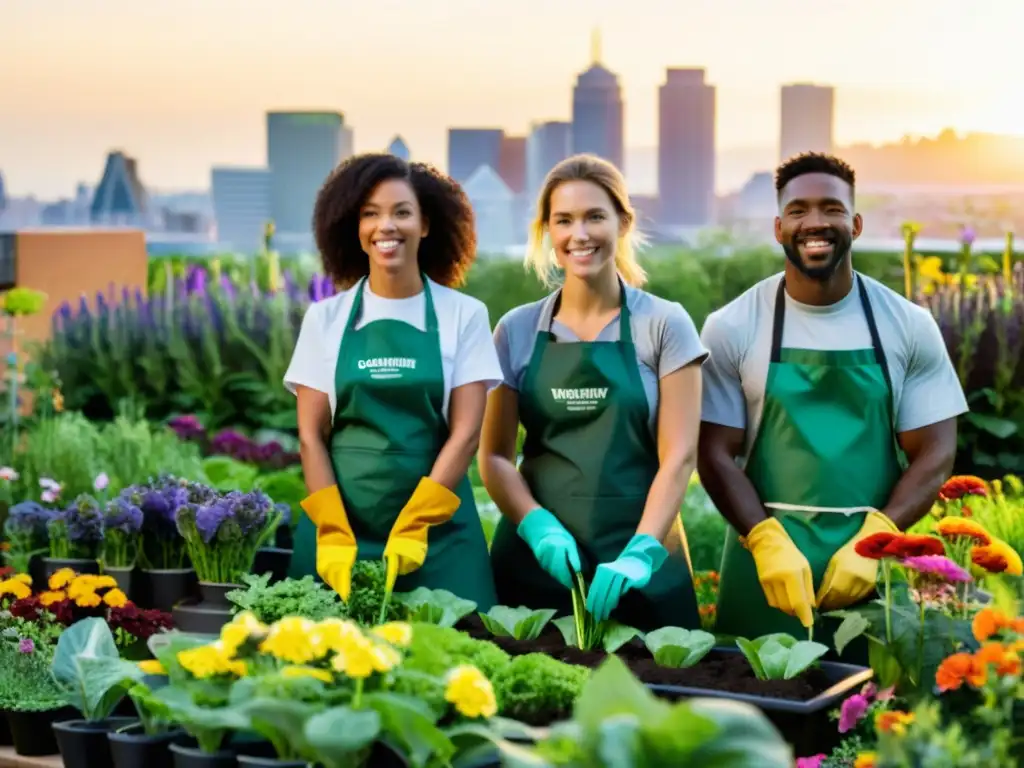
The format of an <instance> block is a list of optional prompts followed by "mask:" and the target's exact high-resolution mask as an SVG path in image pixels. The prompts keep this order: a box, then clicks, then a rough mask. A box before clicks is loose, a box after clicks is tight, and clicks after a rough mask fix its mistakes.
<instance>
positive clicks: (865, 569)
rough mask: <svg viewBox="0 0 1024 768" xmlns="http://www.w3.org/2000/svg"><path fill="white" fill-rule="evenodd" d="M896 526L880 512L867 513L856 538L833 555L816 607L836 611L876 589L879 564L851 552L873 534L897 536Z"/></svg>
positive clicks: (823, 579) (822, 581)
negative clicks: (892, 534) (858, 543)
mask: <svg viewBox="0 0 1024 768" xmlns="http://www.w3.org/2000/svg"><path fill="white" fill-rule="evenodd" d="M899 532H900V529H899V528H897V527H896V523H894V522H893V521H892V520H890V519H889V518H888V517H886V516H885V515H883V514H882V513H881V512H869V513H868V516H867V518H865V520H864V525H862V526H861V528H860V530H859V531H858V532H857V535H856V536H854V537H853V538H852V539H850V540H849V541H848V542H846V544H844V545H843V547H842V548H841V549H840V550H839V551H838V552H836V553H835V554H834V555H832V559H831V560H829V563H828V568H827V569H826V570H825V576H824V577H823V578H822V580H821V587H820V588H819V589H818V608H820V609H821V610H822V611H837V610H839V609H840V608H846V607H847V606H849V605H853V604H854V603H856V602H859V601H860V600H863V599H864V598H865V597H867V596H868V595H870V594H871V593H872V592H873V591H874V590H875V583H876V582H877V580H878V561H877V560H870V559H869V558H866V557H861V556H860V555H858V554H857V552H856V551H855V550H854V547H856V546H857V542H859V541H861V540H862V539H866V538H867V537H868V536H871V535H873V534H876V533H899Z"/></svg>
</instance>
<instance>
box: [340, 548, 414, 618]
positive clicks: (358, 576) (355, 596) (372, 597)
mask: <svg viewBox="0 0 1024 768" xmlns="http://www.w3.org/2000/svg"><path fill="white" fill-rule="evenodd" d="M384 585H385V573H384V562H383V561H382V560H359V561H357V562H356V564H355V566H354V567H353V568H352V591H351V593H350V594H349V597H348V602H347V603H346V604H345V613H346V614H347V616H348V618H350V619H352V621H354V622H356V623H357V624H362V625H363V626H373V625H374V624H383V623H384V622H385V621H393V620H397V619H400V618H402V606H401V605H400V604H397V603H396V602H391V601H390V600H389V599H388V597H389V596H387V595H385V590H384Z"/></svg>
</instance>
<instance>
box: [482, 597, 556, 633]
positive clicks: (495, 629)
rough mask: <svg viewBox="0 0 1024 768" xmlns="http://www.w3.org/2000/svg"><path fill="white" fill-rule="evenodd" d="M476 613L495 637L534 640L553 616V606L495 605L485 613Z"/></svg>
mask: <svg viewBox="0 0 1024 768" xmlns="http://www.w3.org/2000/svg"><path fill="white" fill-rule="evenodd" d="M478 615H479V616H480V620H481V621H482V622H483V623H484V626H485V627H486V628H487V631H488V632H490V633H491V634H492V635H494V636H495V637H514V638H515V639H516V640H536V639H537V638H538V637H540V634H541V632H543V631H544V627H546V626H547V625H548V622H549V621H551V619H553V618H554V617H555V610H554V609H553V608H541V609H538V610H533V609H530V608H526V607H525V606H519V607H518V608H509V607H508V606H507V605H496V606H494V607H493V608H491V610H489V611H488V612H487V613H480V614H478Z"/></svg>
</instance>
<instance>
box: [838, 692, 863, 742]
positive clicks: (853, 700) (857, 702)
mask: <svg viewBox="0 0 1024 768" xmlns="http://www.w3.org/2000/svg"><path fill="white" fill-rule="evenodd" d="M869 704H870V702H869V701H868V697H867V696H865V695H864V694H862V693H855V694H853V695H852V696H850V697H848V698H847V699H846V700H845V701H844V702H843V704H842V706H841V707H840V708H839V732H840V733H846V732H847V731H852V730H853V729H854V728H856V727H857V723H859V722H860V721H861V719H862V718H863V717H864V715H865V714H866V713H867V711H868V706H869Z"/></svg>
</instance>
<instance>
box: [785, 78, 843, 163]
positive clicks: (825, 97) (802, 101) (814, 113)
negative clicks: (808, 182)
mask: <svg viewBox="0 0 1024 768" xmlns="http://www.w3.org/2000/svg"><path fill="white" fill-rule="evenodd" d="M780 97H781V102H782V103H781V125H780V130H779V160H780V161H782V160H786V159H787V158H789V157H792V156H793V155H798V154H800V153H801V152H831V151H832V131H833V126H834V121H835V88H833V87H832V86H830V85H812V84H810V83H793V84H791V85H784V86H782V90H781V92H780Z"/></svg>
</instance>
